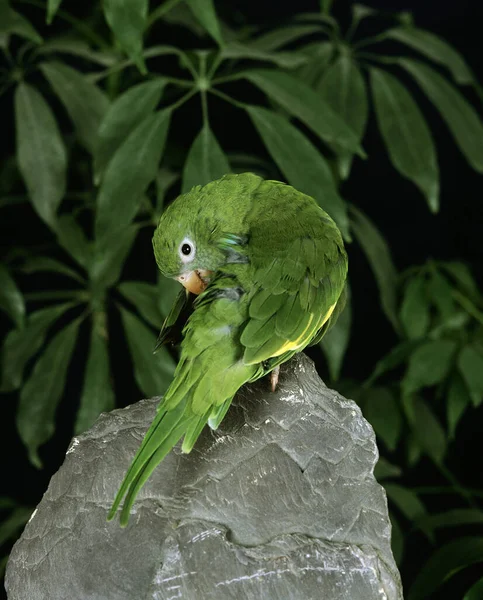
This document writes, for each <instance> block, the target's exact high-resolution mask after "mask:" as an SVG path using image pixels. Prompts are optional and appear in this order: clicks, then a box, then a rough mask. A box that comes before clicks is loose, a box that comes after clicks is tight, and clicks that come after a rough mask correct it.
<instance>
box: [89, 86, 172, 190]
mask: <svg viewBox="0 0 483 600" xmlns="http://www.w3.org/2000/svg"><path fill="white" fill-rule="evenodd" d="M165 86H166V80H165V79H163V78H162V77H156V78H155V79H151V80H149V81H145V82H143V83H139V84H138V85H134V86H133V87H131V88H129V89H128V90H127V91H126V92H124V93H123V94H121V95H120V96H119V97H118V98H116V100H115V101H114V102H113V103H112V104H111V106H110V107H109V108H108V110H107V112H106V114H105V115H104V118H103V120H102V122H101V124H100V126H99V130H98V141H97V145H96V149H95V153H94V173H95V176H94V179H95V182H96V183H99V182H100V180H101V177H102V174H103V173H104V170H105V168H106V167H107V165H108V163H109V161H110V160H111V158H112V156H113V155H114V153H115V152H116V150H117V149H118V148H119V146H121V144H122V142H123V141H124V140H125V139H126V138H127V137H128V135H129V134H130V133H131V131H132V130H133V129H134V128H135V127H136V126H137V125H139V123H141V121H143V120H144V119H145V118H146V117H147V116H148V115H149V113H151V112H152V111H153V110H154V109H155V108H156V106H157V104H158V102H159V101H160V99H161V96H162V93H163V90H164V87H165Z"/></svg>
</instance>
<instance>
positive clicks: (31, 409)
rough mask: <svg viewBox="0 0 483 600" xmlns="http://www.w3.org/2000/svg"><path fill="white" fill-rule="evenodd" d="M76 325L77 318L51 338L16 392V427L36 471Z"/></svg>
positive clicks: (52, 425) (52, 421)
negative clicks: (39, 451)
mask: <svg viewBox="0 0 483 600" xmlns="http://www.w3.org/2000/svg"><path fill="white" fill-rule="evenodd" d="M79 324H80V319H79V318H77V319H75V320H74V321H73V322H72V323H70V324H69V325H67V327H65V328H64V329H62V331H60V332H59V333H58V334H57V335H55V336H54V338H53V339H52V340H51V341H50V343H49V344H48V346H47V347H46V349H45V350H44V352H42V354H41V355H40V357H39V359H38V360H37V362H36V363H35V367H34V369H33V371H32V373H31V375H30V377H29V378H28V379H27V381H26V382H25V385H24V386H23V387H22V390H21V392H20V402H19V406H18V411H17V428H18V432H19V434H20V438H21V440H22V442H23V443H24V444H25V446H26V447H27V450H28V455H29V460H30V462H31V463H32V464H33V465H34V466H36V467H38V468H41V467H42V462H41V460H40V457H39V455H38V449H39V447H40V446H41V445H42V444H45V442H46V441H47V440H49V439H50V438H51V437H52V435H53V433H54V431H55V412H56V410H57V406H58V404H59V402H60V399H61V397H62V392H63V390H64V385H65V380H66V376H67V369H68V367H69V363H70V359H71V355H72V351H73V349H74V345H75V342H76V339H77V332H78V330H79Z"/></svg>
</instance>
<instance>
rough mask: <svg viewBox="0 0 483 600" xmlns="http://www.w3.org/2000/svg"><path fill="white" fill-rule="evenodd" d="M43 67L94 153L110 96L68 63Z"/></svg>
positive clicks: (84, 140) (88, 148)
mask: <svg viewBox="0 0 483 600" xmlns="http://www.w3.org/2000/svg"><path fill="white" fill-rule="evenodd" d="M40 68H41V70H42V73H43V74H44V75H45V77H46V78H47V80H48V81H49V83H50V85H51V86H52V87H53V89H54V91H55V93H56V94H57V96H58V97H59V98H60V100H61V102H62V104H63V105H64V106H65V108H66V110H67V112H68V113H69V116H70V118H71V119H72V121H73V123H74V125H75V128H76V130H77V134H78V135H79V140H80V141H81V142H82V144H84V146H85V147H86V148H87V150H89V152H90V153H91V154H93V153H94V149H95V146H96V141H97V130H98V129H99V125H100V123H101V120H102V118H103V117H104V115H105V113H106V111H107V108H108V106H109V100H108V98H107V96H106V95H105V94H104V92H103V91H101V90H100V89H99V88H98V87H97V86H96V85H95V84H94V83H92V82H91V81H89V80H88V79H87V78H86V77H85V76H84V75H83V74H82V73H79V71H76V70H75V69H72V68H71V67H68V66H67V65H65V64H61V63H58V62H49V63H43V64H42V65H41V66H40Z"/></svg>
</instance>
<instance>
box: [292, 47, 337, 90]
mask: <svg viewBox="0 0 483 600" xmlns="http://www.w3.org/2000/svg"><path fill="white" fill-rule="evenodd" d="M299 52H300V54H302V55H303V56H306V57H307V60H306V62H305V64H304V65H303V66H302V67H300V68H299V69H298V70H297V72H296V73H294V75H295V76H296V77H297V78H299V79H301V80H302V81H304V82H305V83H306V84H307V85H309V86H310V87H317V85H318V84H319V82H320V81H321V79H322V77H323V76H324V75H325V73H326V71H327V68H328V65H329V62H330V60H331V58H332V55H333V54H334V44H333V43H332V42H314V43H313V44H307V46H304V47H303V48H301V49H300V50H299Z"/></svg>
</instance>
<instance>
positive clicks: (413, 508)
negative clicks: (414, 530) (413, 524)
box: [384, 483, 428, 521]
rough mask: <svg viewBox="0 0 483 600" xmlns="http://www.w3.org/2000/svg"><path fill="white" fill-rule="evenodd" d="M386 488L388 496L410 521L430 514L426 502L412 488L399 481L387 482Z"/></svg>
mask: <svg viewBox="0 0 483 600" xmlns="http://www.w3.org/2000/svg"><path fill="white" fill-rule="evenodd" d="M384 489H385V490H386V493H387V496H388V498H389V499H390V500H391V501H392V502H394V504H395V505H396V506H397V507H398V508H399V510H400V511H401V513H402V514H403V515H404V516H405V517H406V518H407V519H408V520H409V521H417V520H418V519H420V518H421V517H423V516H426V515H427V514H428V513H427V511H426V508H425V506H424V504H423V503H422V502H421V500H420V499H419V498H418V496H417V495H416V494H415V492H413V491H412V490H410V489H408V488H405V487H403V486H402V485H399V484H397V483H385V484H384Z"/></svg>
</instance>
